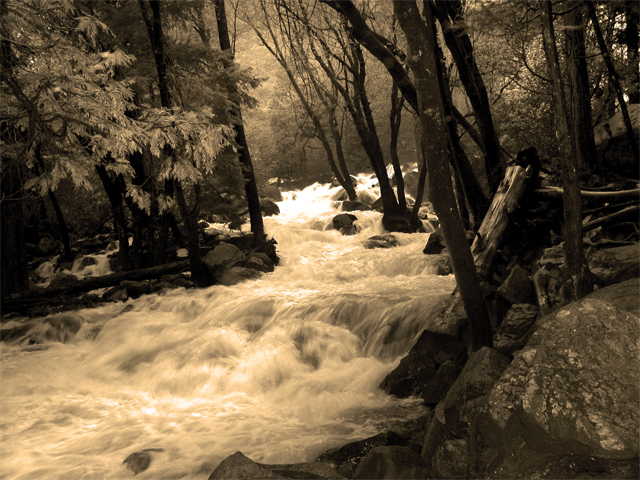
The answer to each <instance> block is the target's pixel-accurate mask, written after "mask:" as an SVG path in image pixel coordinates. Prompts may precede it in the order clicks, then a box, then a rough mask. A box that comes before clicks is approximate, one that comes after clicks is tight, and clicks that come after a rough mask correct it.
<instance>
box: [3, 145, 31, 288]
mask: <svg viewBox="0 0 640 480" xmlns="http://www.w3.org/2000/svg"><path fill="white" fill-rule="evenodd" d="M0 183H1V186H2V206H1V208H2V215H0V217H1V219H2V225H1V230H0V235H1V236H2V242H1V243H0V250H1V252H2V258H1V259H0V260H1V261H2V263H1V267H2V275H1V276H2V279H1V282H2V299H3V300H5V299H7V298H8V297H9V296H10V295H11V294H13V293H19V292H22V291H24V290H27V289H28V288H29V271H28V268H27V255H26V252H25V249H24V243H25V241H24V218H25V215H24V205H23V203H24V202H23V191H22V182H21V181H20V168H19V166H18V165H17V164H16V163H15V162H12V161H10V160H9V161H7V160H6V159H4V158H3V159H2V175H1V176H0Z"/></svg>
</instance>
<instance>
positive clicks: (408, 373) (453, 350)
mask: <svg viewBox="0 0 640 480" xmlns="http://www.w3.org/2000/svg"><path fill="white" fill-rule="evenodd" d="M465 355H466V353H465V349H464V347H463V346H462V345H461V344H460V342H459V341H458V338H457V337H455V336H453V335H445V334H442V333H434V332H429V331H426V330H425V331H424V332H422V334H421V335H420V338H418V341H417V342H416V344H415V345H414V346H413V347H412V348H411V350H410V351H409V353H408V354H407V356H406V357H404V358H403V359H402V360H400V365H398V366H397V367H396V368H395V369H394V370H393V371H392V372H391V373H390V374H389V375H387V377H386V378H385V379H384V380H383V381H382V383H381V384H380V388H381V389H382V390H384V391H385V392H387V393H388V394H390V395H395V396H396V397H399V398H407V397H410V396H411V395H419V394H421V393H422V392H423V391H424V389H425V387H426V386H427V385H429V384H430V382H431V381H432V380H433V378H434V377H435V375H436V371H437V370H438V368H439V367H440V365H442V364H443V363H444V362H446V361H447V360H451V361H453V362H454V363H461V362H462V361H463V359H464V357H465Z"/></svg>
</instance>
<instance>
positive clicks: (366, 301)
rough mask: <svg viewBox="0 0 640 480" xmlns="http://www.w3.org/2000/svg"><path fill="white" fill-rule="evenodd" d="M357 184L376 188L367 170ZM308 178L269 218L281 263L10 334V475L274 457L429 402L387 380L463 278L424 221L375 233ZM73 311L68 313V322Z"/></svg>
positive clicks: (2, 401)
mask: <svg viewBox="0 0 640 480" xmlns="http://www.w3.org/2000/svg"><path fill="white" fill-rule="evenodd" d="M358 189H359V191H360V192H362V194H363V195H365V194H371V195H374V196H376V195H377V194H376V192H375V189H374V188H373V187H370V186H369V185H368V183H367V181H366V179H364V178H362V179H361V183H360V185H359V187H358ZM336 190H337V189H335V188H333V189H332V188H331V187H330V186H328V185H319V184H316V185H313V186H311V187H308V188H307V189H305V190H303V191H299V192H288V193H286V194H285V197H286V198H285V200H284V201H282V202H280V203H279V204H278V205H279V207H280V209H281V214H280V215H279V216H276V217H268V218H265V227H266V229H267V231H268V233H269V235H270V236H273V237H274V238H275V239H276V241H277V242H278V245H277V247H278V253H279V255H280V257H281V264H280V266H278V267H276V270H275V272H273V273H270V274H266V275H264V276H263V277H262V278H260V279H258V280H255V281H250V282H247V283H243V284H239V285H235V286H232V287H224V286H213V287H210V288H208V289H206V290H197V291H196V290H184V289H178V290H172V291H169V292H167V293H164V294H161V295H150V296H146V297H141V298H139V299H137V300H129V301H127V302H125V303H111V304H106V305H104V306H101V307H99V308H95V309H86V310H80V311H77V312H69V313H64V314H57V315H58V316H57V317H56V316H54V317H53V318H44V319H40V320H38V321H36V322H35V323H34V326H33V329H38V328H39V329H43V330H46V329H47V328H49V326H50V324H51V323H52V322H53V323H55V321H56V319H57V321H58V323H60V318H61V317H60V316H66V317H64V318H68V319H69V320H64V319H63V320H64V321H69V322H71V323H73V322H80V323H81V325H82V327H81V329H80V330H79V331H78V333H77V334H76V335H75V336H73V335H68V336H65V337H64V338H62V339H59V340H64V341H65V343H61V342H60V341H53V340H51V341H47V342H45V343H44V344H42V345H31V346H28V345H26V343H27V342H26V341H23V342H18V343H17V344H14V345H7V344H5V342H2V344H1V350H0V353H1V377H0V379H1V384H0V428H1V430H0V431H1V433H0V435H1V437H0V477H1V478H3V479H5V480H13V479H30V480H38V479H43V480H44V479H46V480H52V479H65V480H74V479H102V480H106V479H126V478H133V473H132V472H131V471H129V470H127V469H126V468H125V465H123V463H122V462H123V460H124V459H125V458H126V457H127V456H128V455H129V454H131V453H133V452H138V451H140V450H143V449H149V448H157V449H162V451H161V452H155V453H154V458H153V461H152V463H151V465H150V467H149V469H148V470H146V471H145V472H142V473H140V474H138V475H136V479H141V480H142V479H182V478H184V479H206V478H208V476H209V474H210V473H211V472H212V471H213V470H214V468H215V467H216V466H217V464H218V463H219V462H220V461H221V460H222V459H224V458H225V457H226V456H228V455H230V454H232V453H234V452H236V451H238V450H240V451H242V452H243V453H244V454H245V455H247V456H249V457H250V458H252V459H254V460H256V461H259V462H266V463H291V462H304V461H313V460H314V459H315V458H317V456H318V455H319V454H320V453H322V452H323V451H325V450H327V449H329V448H332V447H337V446H340V445H343V444H345V443H347V442H350V441H354V440H359V439H362V438H365V437H369V436H372V435H375V434H377V433H379V432H380V431H384V430H386V429H389V428H393V427H394V425H397V424H398V423H401V422H404V421H407V420H410V419H414V418H417V417H418V416H420V415H422V414H424V412H425V410H424V407H422V406H421V405H420V403H421V400H420V399H407V400H398V399H396V398H394V397H391V396H388V395H386V394H385V393H384V392H383V391H381V390H379V389H378V385H379V384H380V382H381V381H382V380H383V378H384V377H385V376H386V374H387V373H389V372H390V371H391V370H392V369H393V368H394V367H395V366H396V365H397V364H398V362H399V359H400V358H401V357H402V356H403V355H405V354H406V353H407V352H408V350H409V348H410V347H411V345H412V342H413V341H415V339H416V338H417V337H418V335H419V334H420V332H421V331H422V329H423V328H424V326H425V324H426V323H428V322H429V320H430V319H431V318H433V316H434V315H435V314H437V313H438V312H439V311H440V310H441V308H442V306H443V304H444V302H445V299H446V297H447V296H448V295H449V294H450V293H451V291H452V290H453V288H454V286H455V280H454V278H453V276H447V277H439V276H437V275H436V274H435V271H436V268H435V265H434V260H433V258H432V257H431V258H430V257H429V256H426V255H423V253H422V249H423V247H424V245H425V243H426V241H427V238H428V234H411V235H409V234H395V235H396V238H397V239H398V241H399V243H400V245H399V246H397V247H394V248H390V249H371V250H368V249H365V248H364V247H363V244H362V242H363V240H365V239H366V238H367V237H369V236H371V235H375V234H380V233H384V232H383V230H382V225H381V215H380V214H379V213H376V212H354V214H355V215H356V216H357V217H358V221H357V222H356V224H357V225H358V226H359V227H360V232H359V233H358V234H357V235H354V236H342V235H341V234H340V233H339V232H337V231H336V230H331V229H325V227H326V226H327V225H330V224H331V220H332V218H333V217H334V216H335V215H336V214H337V213H338V212H336V211H335V210H333V209H332V208H331V201H330V198H329V197H330V195H331V194H333V193H334V192H336ZM64 321H63V322H62V323H64Z"/></svg>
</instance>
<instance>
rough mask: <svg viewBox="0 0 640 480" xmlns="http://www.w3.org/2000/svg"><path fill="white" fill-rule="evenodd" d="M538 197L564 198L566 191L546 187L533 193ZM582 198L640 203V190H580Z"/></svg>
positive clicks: (559, 188)
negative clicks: (628, 200)
mask: <svg viewBox="0 0 640 480" xmlns="http://www.w3.org/2000/svg"><path fill="white" fill-rule="evenodd" d="M533 193H534V194H536V195H541V196H543V197H551V198H563V195H564V191H563V190H562V188H561V187H544V188H538V189H537V190H534V191H533ZM580 196H581V197H583V198H595V199H598V198H602V199H606V198H613V199H616V200H627V199H630V200H636V201H640V189H634V190H610V191H604V192H603V191H597V192H596V191H592V190H580Z"/></svg>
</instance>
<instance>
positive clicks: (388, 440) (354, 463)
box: [317, 431, 409, 478]
mask: <svg viewBox="0 0 640 480" xmlns="http://www.w3.org/2000/svg"><path fill="white" fill-rule="evenodd" d="M408 443H409V439H408V438H405V437H403V436H402V435H398V434H397V433H395V432H393V431H388V432H382V433H379V434H377V435H375V436H373V437H369V438H365V439H364V440H358V441H355V442H350V443H347V444H346V445H343V446H342V447H339V448H335V449H332V450H329V451H327V452H325V453H323V454H322V455H320V456H319V457H318V459H317V461H318V462H329V463H331V464H333V465H335V467H336V470H337V471H338V473H339V474H340V475H343V476H345V477H347V478H353V475H354V474H355V470H356V468H357V467H358V465H359V464H360V462H361V461H362V459H363V458H364V457H365V455H366V454H367V453H368V452H369V451H370V450H372V449H374V448H376V447H383V446H400V447H405V446H407V444H408Z"/></svg>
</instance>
